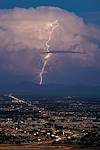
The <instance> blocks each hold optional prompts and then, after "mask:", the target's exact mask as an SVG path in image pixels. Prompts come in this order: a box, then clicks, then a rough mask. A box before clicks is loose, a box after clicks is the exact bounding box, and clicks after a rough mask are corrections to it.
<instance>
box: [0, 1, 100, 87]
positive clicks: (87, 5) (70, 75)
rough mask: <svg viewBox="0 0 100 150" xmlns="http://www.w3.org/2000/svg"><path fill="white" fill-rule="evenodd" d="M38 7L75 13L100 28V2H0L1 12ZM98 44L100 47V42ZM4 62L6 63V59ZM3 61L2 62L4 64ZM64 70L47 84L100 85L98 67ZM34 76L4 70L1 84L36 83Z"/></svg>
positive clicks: (66, 68) (52, 75)
mask: <svg viewBox="0 0 100 150" xmlns="http://www.w3.org/2000/svg"><path fill="white" fill-rule="evenodd" d="M38 6H51V7H52V6H53V7H59V8H62V9H64V10H67V11H69V12H74V13H75V14H76V15H78V16H81V17H82V18H83V19H84V21H85V22H86V23H87V24H94V25H96V26H98V27H100V0H0V9H1V10H3V9H6V10H7V9H13V8H16V7H17V8H19V7H20V8H31V7H34V8H35V7H38ZM96 42H98V45H100V41H96ZM98 57H100V56H98ZM3 61H6V59H5V60H3ZM3 61H0V62H1V63H2V64H3ZM69 66H70V65H69ZM63 70H64V71H62V72H61V73H59V74H58V75H56V74H53V73H51V74H47V75H46V78H45V82H47V83H53V81H54V83H66V84H67V83H68V84H93V85H100V78H99V77H100V69H98V67H97V68H95V67H92V68H91V67H89V68H80V67H79V66H78V67H75V68H73V65H72V67H71V68H70V67H66V65H65V66H64V67H63ZM66 70H67V71H66ZM66 72H67V73H66ZM34 76H35V75H32V74H31V75H30V74H29V75H27V74H25V75H24V74H16V73H15V72H14V73H11V72H9V71H8V70H4V71H3V70H2V71H1V72H0V83H6V82H10V83H13V82H21V81H26V80H33V81H34V80H35V79H34Z"/></svg>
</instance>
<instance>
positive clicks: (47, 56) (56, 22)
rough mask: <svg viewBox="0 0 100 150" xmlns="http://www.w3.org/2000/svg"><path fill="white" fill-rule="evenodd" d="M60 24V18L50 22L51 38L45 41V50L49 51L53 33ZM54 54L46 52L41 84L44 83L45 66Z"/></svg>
mask: <svg viewBox="0 0 100 150" xmlns="http://www.w3.org/2000/svg"><path fill="white" fill-rule="evenodd" d="M58 26H59V23H58V20H55V21H54V22H53V23H50V31H49V32H50V33H49V38H48V40H47V41H46V43H45V47H44V51H47V52H49V49H50V45H49V42H50V40H51V38H52V34H53V32H54V30H55V29H56V28H57V27H58ZM51 56H52V54H51V53H48V54H46V56H45V57H44V63H43V67H42V69H41V72H40V85H41V84H42V83H43V75H44V71H45V67H46V65H47V63H48V60H49V59H50V57H51Z"/></svg>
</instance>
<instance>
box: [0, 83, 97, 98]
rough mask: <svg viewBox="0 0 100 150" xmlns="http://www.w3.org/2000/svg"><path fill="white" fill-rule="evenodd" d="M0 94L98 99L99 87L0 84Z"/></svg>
mask: <svg viewBox="0 0 100 150" xmlns="http://www.w3.org/2000/svg"><path fill="white" fill-rule="evenodd" d="M0 93H14V94H24V95H34V96H97V97H100V86H85V85H84V86H82V85H74V86H67V85H63V84H47V85H41V86H40V85H38V84H34V83H33V82H22V83H19V84H1V85H0Z"/></svg>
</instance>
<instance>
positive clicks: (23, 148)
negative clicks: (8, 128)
mask: <svg viewBox="0 0 100 150" xmlns="http://www.w3.org/2000/svg"><path fill="white" fill-rule="evenodd" d="M0 150H100V147H98V148H85V149H84V148H77V147H76V148H73V147H66V146H44V145H43V146H42V145H19V146H18V145H0Z"/></svg>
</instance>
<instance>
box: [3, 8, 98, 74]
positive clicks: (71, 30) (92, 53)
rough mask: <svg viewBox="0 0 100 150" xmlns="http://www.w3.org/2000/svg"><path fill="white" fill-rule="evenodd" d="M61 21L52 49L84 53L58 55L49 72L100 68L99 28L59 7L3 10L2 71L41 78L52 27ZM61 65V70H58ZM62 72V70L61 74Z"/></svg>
mask: <svg viewBox="0 0 100 150" xmlns="http://www.w3.org/2000/svg"><path fill="white" fill-rule="evenodd" d="M55 20H58V22H59V27H58V28H57V29H56V30H55V32H54V33H53V34H52V39H51V41H50V46H51V47H50V50H52V51H53V50H59V51H61V50H71V51H72V50H73V51H80V52H82V53H85V54H56V55H53V56H52V57H51V59H50V60H49V63H48V66H47V68H46V71H47V72H49V73H50V72H54V71H55V72H56V71H57V70H58V72H60V71H61V72H63V71H65V70H64V69H65V66H66V65H68V66H69V65H72V66H78V67H83V68H84V67H86V68H87V67H94V68H100V59H99V58H100V27H99V26H96V25H93V24H87V23H85V22H84V20H83V19H82V18H80V17H79V16H77V15H75V14H74V13H71V12H68V11H65V10H62V9H60V8H56V7H38V8H29V9H24V8H15V9H7V10H0V72H2V71H3V70H7V71H9V72H10V73H11V72H12V73H13V72H15V73H23V74H26V75H27V74H31V75H34V76H36V77H37V76H39V72H40V70H41V67H42V64H43V58H44V55H43V54H42V52H43V51H44V50H43V49H44V46H45V42H46V41H47V40H48V37H49V32H50V24H51V23H52V22H54V21H55ZM57 66H59V67H57ZM59 70H60V71H59Z"/></svg>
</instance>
